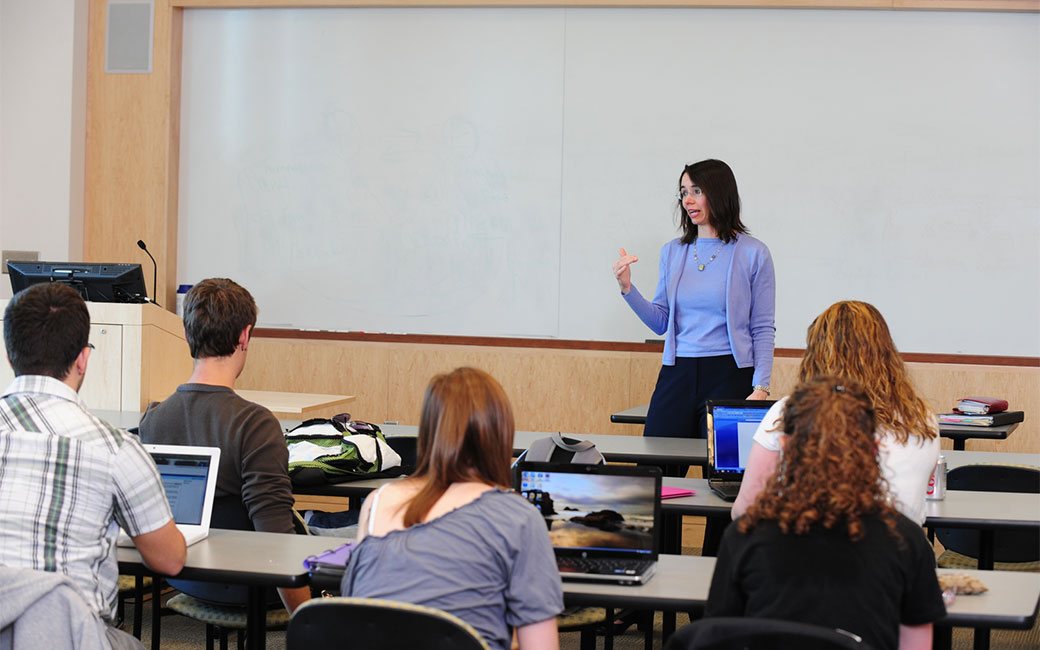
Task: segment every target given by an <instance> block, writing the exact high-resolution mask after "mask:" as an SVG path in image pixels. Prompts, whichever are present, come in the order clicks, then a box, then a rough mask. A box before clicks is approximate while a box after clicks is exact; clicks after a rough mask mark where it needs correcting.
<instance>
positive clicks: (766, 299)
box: [624, 235, 776, 385]
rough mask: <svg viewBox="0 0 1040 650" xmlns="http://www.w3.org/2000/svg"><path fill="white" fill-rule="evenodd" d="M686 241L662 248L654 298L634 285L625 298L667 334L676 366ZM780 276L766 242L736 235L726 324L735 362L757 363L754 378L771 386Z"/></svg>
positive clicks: (667, 357)
mask: <svg viewBox="0 0 1040 650" xmlns="http://www.w3.org/2000/svg"><path fill="white" fill-rule="evenodd" d="M687 246H688V245H687V244H682V243H680V242H679V240H678V239H673V240H672V241H670V242H668V243H667V244H665V245H664V246H662V247H661V269H660V275H659V279H658V281H657V292H656V293H655V294H654V299H653V302H650V301H647V299H646V298H644V297H643V296H642V294H640V293H639V290H638V289H636V287H635V285H634V284H633V285H632V290H631V291H629V292H628V294H627V295H626V296H625V297H624V298H625V302H627V303H628V306H629V307H631V308H632V311H634V312H635V313H636V315H637V316H639V319H640V320H642V321H643V322H644V323H646V326H647V327H649V328H650V329H651V330H653V332H654V333H655V334H664V335H665V337H664V356H663V358H662V360H661V363H663V364H664V365H666V366H673V365H675V347H676V340H675V329H676V328H675V313H676V310H675V303H676V300H679V299H681V297H680V296H677V295H676V294H677V293H678V285H679V276H681V275H682V272H683V266H685V263H686V248H687ZM775 314H776V278H775V276H774V275H773V258H772V257H771V256H770V255H769V249H768V248H766V245H765V244H763V243H762V242H760V241H758V240H757V239H755V238H754V237H752V236H750V235H738V236H737V240H736V243H735V244H734V248H733V258H732V259H731V260H730V265H729V272H728V274H727V276H726V318H727V322H726V329H727V331H728V333H729V344H730V349H731V350H732V351H733V358H734V359H735V360H736V362H737V367H740V368H748V367H750V366H754V367H755V374H754V379H753V380H752V383H754V384H764V385H769V378H770V375H771V374H772V371H773V345H774V339H775V335H776V325H775Z"/></svg>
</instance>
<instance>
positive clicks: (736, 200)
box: [678, 159, 748, 244]
mask: <svg viewBox="0 0 1040 650" xmlns="http://www.w3.org/2000/svg"><path fill="white" fill-rule="evenodd" d="M684 174H685V175H687V176H689V177H690V180H691V181H692V182H693V184H694V185H696V186H697V187H699V188H701V191H702V192H704V196H705V197H706V198H707V199H708V223H710V224H711V227H712V228H714V229H715V232H716V233H718V235H719V239H721V240H722V241H724V242H730V241H733V240H734V239H736V238H737V234H738V233H746V232H748V229H747V227H746V226H745V225H744V224H743V223H742V222H741V221H740V193H739V192H737V179H736V178H735V177H734V176H733V170H732V169H730V168H729V165H727V164H726V163H724V162H722V161H721V160H715V159H708V160H702V161H700V162H698V163H693V164H692V165H686V167H684V168H683V171H682V174H679V189H680V191H681V190H682V177H683V175H684ZM678 205H679V230H680V232H682V237H681V238H680V241H681V242H682V243H684V244H692V243H693V241H694V240H695V239H697V226H696V225H694V224H693V223H692V222H691V221H690V218H689V217H688V216H687V215H686V209H685V208H683V204H682V200H681V199H680V200H679V204H678Z"/></svg>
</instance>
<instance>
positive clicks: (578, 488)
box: [516, 463, 661, 559]
mask: <svg viewBox="0 0 1040 650" xmlns="http://www.w3.org/2000/svg"><path fill="white" fill-rule="evenodd" d="M646 470H656V471H646ZM516 487H517V490H518V491H519V492H520V494H521V495H523V496H524V498H526V499H527V500H528V501H530V502H531V503H533V504H534V505H535V507H537V508H538V510H539V511H540V512H541V513H542V516H543V517H545V524H546V527H547V528H548V529H549V538H550V540H551V542H552V545H553V548H554V549H555V550H556V551H557V553H559V552H560V551H565V552H574V553H579V552H580V553H588V554H589V556H590V557H591V556H593V555H609V556H618V555H628V556H633V557H644V558H646V559H656V557H657V534H658V531H657V530H656V529H655V522H656V521H657V516H658V513H659V508H660V490H661V477H660V471H659V470H657V468H649V467H642V468H641V467H625V466H605V465H552V464H548V463H521V464H520V466H519V468H518V477H517V486H516Z"/></svg>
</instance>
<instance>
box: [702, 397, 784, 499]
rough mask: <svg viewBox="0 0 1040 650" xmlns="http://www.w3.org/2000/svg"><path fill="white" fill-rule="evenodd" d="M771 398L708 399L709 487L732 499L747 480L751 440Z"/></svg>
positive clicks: (771, 402)
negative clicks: (745, 475) (745, 476)
mask: <svg viewBox="0 0 1040 650" xmlns="http://www.w3.org/2000/svg"><path fill="white" fill-rule="evenodd" d="M773 404H775V402H774V401H772V400H744V399H739V400H737V399H734V400H708V403H707V409H708V467H707V470H706V472H707V478H708V487H709V488H711V491H712V492H714V493H715V494H717V495H719V496H720V497H722V498H723V499H725V500H726V501H733V500H735V499H736V498H737V493H738V492H740V482H741V481H742V480H743V479H744V470H745V469H746V468H747V461H748V456H749V455H750V454H751V442H752V441H753V440H754V437H755V431H756V430H757V429H758V425H759V423H760V422H762V420H763V419H764V418H765V416H766V412H767V411H769V408H770V407H771V406H773Z"/></svg>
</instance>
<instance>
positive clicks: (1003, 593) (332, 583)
mask: <svg viewBox="0 0 1040 650" xmlns="http://www.w3.org/2000/svg"><path fill="white" fill-rule="evenodd" d="M714 571H715V558H712V557H699V556H693V555H662V556H660V559H659V564H658V568H657V574H656V575H655V576H654V577H653V579H651V580H650V582H648V583H647V584H645V585H640V586H622V585H605V584H598V583H591V582H568V581H565V582H564V583H563V599H564V601H565V602H566V604H567V605H582V606H595V607H612V608H614V609H644V610H655V611H663V612H669V613H672V614H674V613H675V612H681V611H695V612H696V611H701V610H703V608H704V606H705V605H706V604H707V602H708V591H709V589H710V587H711V577H712V573H714ZM938 573H939V574H943V573H967V574H971V575H974V576H976V577H978V578H979V579H980V580H982V581H983V583H985V584H986V586H987V587H989V591H988V592H986V593H985V594H981V595H978V596H960V597H958V598H957V599H956V600H955V601H954V603H953V604H952V605H951V606H950V607H948V608H947V612H946V617H945V618H943V619H942V620H941V621H939V622H938V623H936V625H937V626H938V627H940V628H950V627H980V628H987V629H990V628H1002V629H1013V630H1025V629H1029V628H1031V627H1032V626H1033V623H1034V622H1035V621H1036V617H1037V611H1038V609H1040V575H1038V574H1035V573H1018V572H1014V571H952V570H947V569H939V570H938ZM314 584H315V586H322V587H326V588H328V587H332V588H337V587H338V586H339V581H338V580H336V579H332V578H327V577H320V578H319V577H317V576H316V577H315V578H314ZM672 621H673V625H674V616H673V617H672ZM666 632H667V633H670V632H671V630H666ZM936 640H937V641H938V643H937V644H936V647H949V634H942V633H941V632H940V633H939V634H937V635H936ZM944 642H945V645H943V643H944Z"/></svg>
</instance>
